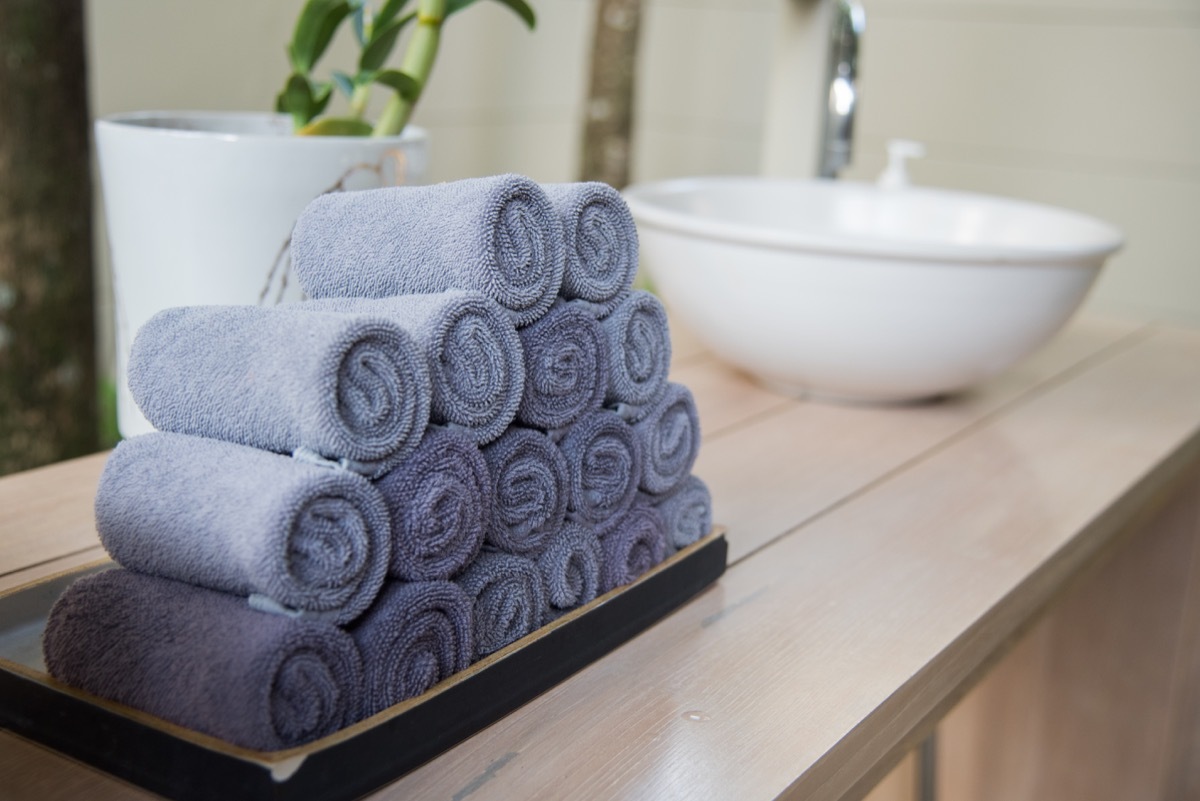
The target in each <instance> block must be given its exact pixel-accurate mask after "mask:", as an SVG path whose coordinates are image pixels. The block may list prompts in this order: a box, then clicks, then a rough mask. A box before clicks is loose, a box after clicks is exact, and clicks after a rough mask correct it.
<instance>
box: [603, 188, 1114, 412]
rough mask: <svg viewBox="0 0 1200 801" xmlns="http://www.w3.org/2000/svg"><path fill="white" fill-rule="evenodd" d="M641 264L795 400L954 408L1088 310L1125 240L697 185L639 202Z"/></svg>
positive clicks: (966, 209)
mask: <svg viewBox="0 0 1200 801" xmlns="http://www.w3.org/2000/svg"><path fill="white" fill-rule="evenodd" d="M625 197H626V200H627V201H628V202H629V206H630V209H631V210H632V212H633V216H634V219H635V220H636V221H637V225H638V232H639V236H640V239H641V252H642V265H643V266H644V267H645V268H646V269H647V270H648V272H649V273H650V275H651V277H652V279H653V280H654V282H655V285H656V287H657V288H658V290H659V291H660V292H661V293H662V296H663V299H664V301H665V302H666V304H667V305H668V307H669V308H670V309H671V310H672V313H673V314H676V315H678V316H679V317H680V318H681V320H682V321H683V322H684V323H685V324H686V325H687V326H688V327H689V328H691V329H692V330H693V331H695V333H696V335H697V336H699V337H700V338H701V339H703V340H704V342H705V343H706V344H707V345H708V346H709V347H710V348H711V349H712V350H713V351H714V352H715V353H716V354H717V355H718V356H720V357H721V358H723V359H725V360H726V361H729V362H732V363H733V364H735V365H738V366H740V367H742V368H744V369H746V370H747V371H749V372H750V373H752V374H754V375H755V376H757V377H759V378H760V379H761V380H763V381H764V382H765V383H767V384H768V385H772V386H775V387H777V388H781V389H783V390H785V391H787V392H789V393H797V392H806V393H809V394H812V395H815V396H819V397H824V398H830V399H843V400H854V401H887V402H896V401H910V400H917V399H922V398H929V397H933V396H939V395H943V394H946V393H950V392H954V391H956V390H960V389H963V388H965V387H968V386H970V385H972V384H974V383H976V382H978V381H980V380H982V379H984V378H987V377H989V376H991V375H994V374H996V373H998V372H1000V371H1002V370H1004V369H1005V368H1007V367H1009V366H1010V365H1012V364H1013V363H1014V362H1016V361H1018V360H1019V359H1021V358H1022V357H1024V356H1026V355H1027V354H1029V353H1030V352H1031V351H1033V350H1034V349H1035V348H1037V346H1038V345H1040V344H1042V343H1043V342H1044V341H1045V340H1047V339H1048V338H1049V337H1050V336H1051V335H1052V334H1053V333H1054V332H1055V331H1057V330H1058V329H1059V328H1060V327H1061V326H1062V325H1063V324H1064V323H1065V322H1066V320H1067V318H1068V317H1070V315H1071V313H1072V312H1073V311H1074V310H1075V309H1076V308H1077V307H1078V306H1079V303H1080V302H1081V301H1082V300H1083V297H1084V295H1085V294H1086V293H1087V291H1088V288H1089V287H1090V286H1091V285H1092V282H1093V281H1094V280H1095V278H1096V275H1097V273H1098V272H1099V270H1100V267H1101V266H1102V265H1103V263H1104V260H1105V259H1106V258H1107V257H1108V256H1109V255H1110V254H1112V253H1113V252H1114V251H1115V250H1117V249H1118V248H1119V247H1120V246H1121V244H1122V237H1121V233H1120V232H1119V231H1118V230H1117V229H1115V228H1113V227H1112V226H1110V225H1108V224H1106V223H1103V222H1101V221H1099V220H1096V219H1093V218H1090V217H1086V216H1084V215H1081V214H1077V213H1074V212H1070V211H1066V210H1063V209H1057V208H1052V207H1049V206H1040V205H1035V204H1031V203H1022V202H1017V201H1011V200H1004V199H1001V198H996V197H988V196H983V195H973V194H966V193H958V192H950V191H944V190H936V189H925V188H911V187H905V188H900V189H881V188H878V187H876V186H873V185H869V184H855V183H848V182H832V181H784V180H772V179H765V178H729V177H712V178H689V179H681V180H675V181H665V182H661V183H652V184H642V185H637V186H633V187H630V188H628V189H627V190H626V191H625Z"/></svg>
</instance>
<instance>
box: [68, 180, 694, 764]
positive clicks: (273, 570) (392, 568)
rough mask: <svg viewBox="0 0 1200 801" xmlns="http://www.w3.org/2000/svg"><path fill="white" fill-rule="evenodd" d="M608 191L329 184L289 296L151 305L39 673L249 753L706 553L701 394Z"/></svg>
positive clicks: (302, 736) (511, 183)
mask: <svg viewBox="0 0 1200 801" xmlns="http://www.w3.org/2000/svg"><path fill="white" fill-rule="evenodd" d="M637 255H638V249H637V234H636V230H635V228H634V224H633V220H632V217H631V216H630V214H629V210H628V208H627V207H626V206H625V203H624V201H623V200H622V199H621V197H620V195H619V194H618V193H617V192H616V191H615V190H613V189H612V188H611V187H609V186H607V185H604V184H598V183H575V184H549V185H541V184H538V183H535V182H533V181H531V180H529V179H528V178H524V177H521V176H516V175H504V176H497V177H492V178H484V179H472V180H468V181H459V182H454V183H447V184H440V185H435V186H427V187H401V188H393V189H379V190H371V191H366V192H346V193H336V194H328V195H324V196H322V197H320V198H318V199H317V200H315V201H313V202H312V204H310V205H309V207H308V208H307V209H306V210H305V211H304V213H303V214H302V215H301V217H300V219H299V220H298V221H297V224H296V227H295V230H294V233H293V238H292V258H293V263H294V266H295V271H296V275H297V278H298V280H299V282H300V284H301V286H302V288H303V289H304V291H305V293H306V294H307V295H308V296H309V298H310V299H309V300H306V301H303V302H300V303H296V304H291V305H287V306H280V307H274V308H264V307H250V306H232V307H217V306H208V307H183V308H173V309H168V310H166V311H164V312H162V313H160V314H158V315H157V316H155V317H154V318H153V319H151V320H150V321H149V322H148V323H147V324H146V325H145V326H144V327H143V328H142V329H141V330H140V331H139V332H138V335H137V337H136V339H135V342H134V345H133V349H132V352H131V354H130V357H129V364H128V377H129V385H130V389H131V390H132V392H133V395H134V397H135V398H136V400H137V402H138V404H139V406H140V407H141V409H142V411H143V413H144V414H145V415H146V417H147V418H148V419H149V420H150V421H151V422H152V423H153V424H154V425H155V427H156V428H157V429H158V431H157V432H154V433H151V434H146V435H143V436H139V437H135V438H132V439H129V440H126V441H124V442H122V443H121V444H120V445H119V446H117V448H116V449H115V450H114V451H113V453H112V455H111V457H110V458H109V460H108V463H107V464H106V466H105V469H104V472H103V474H102V476H101V479H100V484H99V488H98V490H97V495H96V525H97V529H98V531H99V534H100V538H101V541H102V543H103V544H104V547H105V548H106V549H107V550H108V552H109V554H111V556H112V557H113V559H114V560H115V561H116V562H117V563H118V565H119V566H120V567H117V568H114V569H111V570H107V571H104V572H101V573H97V574H94V575H91V576H88V577H86V578H83V579H80V580H78V581H76V582H75V583H74V584H73V585H72V586H71V587H70V588H69V589H68V590H67V591H66V593H64V595H63V597H62V598H60V599H59V601H58V603H57V604H56V605H55V607H54V609H53V610H52V612H51V614H50V618H49V621H48V623H47V628H46V633H45V637H44V655H45V661H46V665H47V668H48V670H49V672H50V673H51V675H53V676H54V677H56V678H57V679H59V680H61V681H64V682H66V683H68V684H71V685H74V686H76V687H79V688H81V689H83V690H85V691H87V692H90V693H92V694H95V695H97V696H101V697H104V698H107V699H111V700H115V701H118V702H120V703H124V704H127V705H129V706H132V707H136V708H138V709H142V710H144V711H147V712H150V713H152V714H155V715H157V716H159V717H161V718H164V719H166V720H169V721H172V722H174V723H176V724H179V725H182V726H185V727H188V728H191V729H194V730H197V731H201V732H204V733H206V734H210V735H213V736H216V737H218V738H221V739H224V740H226V741H229V742H232V743H235V744H237V745H241V746H246V747H250V748H255V749H263V750H275V749H279V748H287V747H291V746H295V745H299V744H302V743H305V742H308V741H311V740H313V739H316V738H319V737H322V736H324V735H327V734H330V733H332V732H333V731H336V730H337V729H339V728H341V727H343V726H346V725H349V724H351V723H353V722H355V721H358V720H361V719H363V718H366V717H369V716H371V715H374V714H376V713H378V712H380V711H382V710H384V709H387V708H388V707H391V706H393V705H394V704H396V703H398V702H400V701H402V700H405V699H407V698H412V697H414V696H418V695H420V694H422V693H424V692H425V691H426V690H428V689H429V688H430V687H432V686H433V685H435V684H437V683H438V682H439V681H441V680H443V679H445V678H447V677H449V676H450V675H452V674H454V673H456V672H458V671H461V670H463V669H464V668H466V667H467V666H468V665H469V664H471V663H472V662H474V661H476V660H478V659H480V658H482V657H485V656H487V655H488V654H491V653H494V652H496V651H499V650H500V649H502V648H504V647H505V646H507V645H509V644H511V643H513V642H514V641H516V640H518V639H520V638H522V637H524V636H525V635H527V634H529V633H530V632H532V631H533V630H534V629H536V628H538V627H540V626H542V625H544V624H546V623H548V622H550V621H551V620H553V619H555V618H556V617H558V616H560V615H562V614H564V613H566V612H568V611H569V610H571V609H574V608H577V607H579V606H582V605H584V604H586V603H588V602H590V601H592V600H593V599H594V598H596V597H597V596H598V595H601V594H603V593H605V592H608V591H610V590H613V589H614V588H616V587H620V586H622V585H624V584H628V583H629V582H632V581H634V580H635V579H637V578H638V577H639V576H640V575H642V574H643V573H645V572H646V571H647V570H649V569H650V568H652V567H654V566H655V565H657V564H658V563H660V562H661V561H663V559H664V558H665V557H666V556H667V555H669V554H671V553H673V552H675V551H677V550H679V549H681V548H684V547H687V546H688V545H690V544H692V543H694V542H696V541H697V540H698V539H700V538H701V537H702V536H703V535H704V534H706V533H707V532H708V530H709V528H710V527H711V524H712V510H711V498H710V496H709V492H708V489H707V487H706V486H705V485H704V483H703V482H702V481H701V480H700V479H699V478H697V477H695V476H694V475H692V473H691V470H692V466H693V463H694V462H695V459H696V455H697V451H698V448H699V443H700V427H699V420H698V418H697V415H696V407H695V403H694V401H693V399H692V395H691V393H690V392H689V391H688V389H687V388H686V387H684V386H681V385H679V384H673V383H670V382H668V380H667V373H668V368H669V364H670V357H671V345H670V337H669V334H668V330H667V319H666V315H665V313H664V311H663V307H662V305H661V304H660V303H659V302H658V300H657V299H655V297H654V296H653V295H651V294H649V293H647V292H643V291H639V290H634V289H632V288H631V287H632V283H633V277H634V273H635V271H636V268H637Z"/></svg>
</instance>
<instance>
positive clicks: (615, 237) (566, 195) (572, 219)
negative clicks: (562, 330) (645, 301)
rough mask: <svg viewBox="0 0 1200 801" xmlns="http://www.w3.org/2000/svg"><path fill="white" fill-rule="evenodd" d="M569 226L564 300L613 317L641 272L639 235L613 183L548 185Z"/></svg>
mask: <svg viewBox="0 0 1200 801" xmlns="http://www.w3.org/2000/svg"><path fill="white" fill-rule="evenodd" d="M542 188H543V189H544V190H546V194H547V195H548V196H549V197H550V202H551V203H553V204H554V209H555V210H556V211H557V212H558V214H559V217H560V218H561V219H562V223H563V236H564V237H566V245H567V262H566V270H565V271H564V272H563V283H562V289H561V290H559V294H560V295H562V296H563V297H564V298H578V299H580V300H583V301H587V302H588V303H589V304H592V305H593V306H594V314H595V315H596V316H597V317H604V316H607V315H608V314H609V313H611V312H612V310H613V309H614V308H615V307H616V305H617V304H618V303H620V302H621V300H622V299H623V298H624V297H625V295H626V294H627V293H628V292H629V287H631V286H632V285H633V279H634V276H635V275H636V274H637V268H638V236H637V226H635V225H634V222H633V215H632V214H630V212H629V206H627V205H626V204H625V200H624V199H623V198H622V197H621V194H620V193H619V192H618V191H617V190H616V189H613V188H612V187H611V186H609V185H608V184H604V183H599V182H596V181H591V182H587V183H566V184H543V185H542Z"/></svg>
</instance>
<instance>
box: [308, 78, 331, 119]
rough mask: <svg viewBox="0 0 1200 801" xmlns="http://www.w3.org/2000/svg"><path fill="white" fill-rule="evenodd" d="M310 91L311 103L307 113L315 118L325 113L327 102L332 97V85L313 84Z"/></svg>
mask: <svg viewBox="0 0 1200 801" xmlns="http://www.w3.org/2000/svg"><path fill="white" fill-rule="evenodd" d="M312 89H313V93H312V98H313V102H312V106H311V108H310V109H309V111H310V112H311V116H312V117H316V116H317V115H319V114H323V113H324V112H325V107H326V106H328V105H329V100H330V98H332V97H333V84H332V83H318V84H315V85H314V86H313V87H312Z"/></svg>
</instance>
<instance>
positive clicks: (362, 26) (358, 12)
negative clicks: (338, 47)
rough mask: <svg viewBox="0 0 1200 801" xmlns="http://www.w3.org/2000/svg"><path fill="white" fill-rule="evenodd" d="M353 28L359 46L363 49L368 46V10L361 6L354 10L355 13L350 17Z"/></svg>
mask: <svg viewBox="0 0 1200 801" xmlns="http://www.w3.org/2000/svg"><path fill="white" fill-rule="evenodd" d="M350 23H351V27H353V28H354V38H355V39H357V40H358V46H359V47H363V46H365V45H366V44H367V27H368V25H367V10H366V9H365V8H364V7H363V6H362V5H359V7H358V8H356V9H354V13H352V14H351V15H350Z"/></svg>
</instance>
